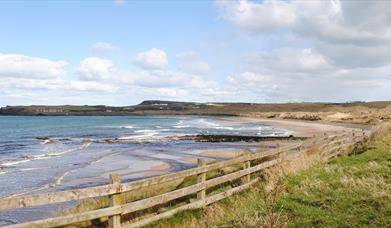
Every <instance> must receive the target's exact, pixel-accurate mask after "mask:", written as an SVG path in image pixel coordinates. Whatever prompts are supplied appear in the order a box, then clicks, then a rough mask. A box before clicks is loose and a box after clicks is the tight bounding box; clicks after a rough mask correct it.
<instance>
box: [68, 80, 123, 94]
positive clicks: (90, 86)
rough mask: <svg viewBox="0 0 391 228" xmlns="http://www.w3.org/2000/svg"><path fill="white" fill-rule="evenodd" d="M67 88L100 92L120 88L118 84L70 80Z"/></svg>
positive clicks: (113, 90)
mask: <svg viewBox="0 0 391 228" xmlns="http://www.w3.org/2000/svg"><path fill="white" fill-rule="evenodd" d="M66 88H67V89H71V90H79V91H100V92H115V91H116V90H117V89H118V88H117V87H116V86H113V85H109V84H106V83H99V82H94V81H70V82H69V86H67V87H66Z"/></svg>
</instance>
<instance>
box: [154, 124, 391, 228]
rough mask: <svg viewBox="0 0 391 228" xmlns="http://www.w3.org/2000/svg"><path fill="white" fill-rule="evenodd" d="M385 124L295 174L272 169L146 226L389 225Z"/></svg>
mask: <svg viewBox="0 0 391 228" xmlns="http://www.w3.org/2000/svg"><path fill="white" fill-rule="evenodd" d="M390 126H391V125H390V124H385V125H382V126H381V127H378V128H377V129H376V130H375V131H374V133H373V134H372V135H371V138H370V141H368V142H367V143H366V144H365V145H364V146H363V147H362V148H359V149H357V148H356V149H355V151H354V153H352V154H351V155H350V156H343V157H340V158H337V159H335V160H333V161H332V162H329V163H320V164H317V165H315V166H313V167H311V168H309V169H306V170H302V171H299V172H296V173H294V174H287V175H283V174H282V175H281V173H279V172H275V170H274V172H269V173H266V175H265V174H264V175H263V177H264V180H265V181H264V182H260V183H259V184H257V185H256V186H255V187H254V188H252V189H251V190H248V191H246V192H244V193H241V194H238V195H235V196H233V197H230V198H228V199H226V200H223V201H221V202H219V203H216V204H214V205H211V206H208V207H206V208H204V209H198V210H192V211H186V212H184V213H180V214H177V215H176V216H174V217H172V218H169V219H166V220H162V221H159V222H157V223H155V224H151V225H149V226H147V227H281V226H288V227H319V226H321V227H356V226H371V227H390V226H391V172H390V170H391V143H390V142H391V127H390ZM266 183H267V184H266Z"/></svg>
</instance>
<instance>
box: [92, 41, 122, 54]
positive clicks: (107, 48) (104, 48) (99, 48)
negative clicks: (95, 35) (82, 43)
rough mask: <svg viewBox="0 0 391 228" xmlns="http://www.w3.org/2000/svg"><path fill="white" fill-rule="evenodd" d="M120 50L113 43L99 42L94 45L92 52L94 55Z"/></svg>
mask: <svg viewBox="0 0 391 228" xmlns="http://www.w3.org/2000/svg"><path fill="white" fill-rule="evenodd" d="M117 49H118V48H117V47H116V46H114V45H113V44H111V43H106V42H97V43H95V44H93V45H92V47H91V51H92V52H94V53H100V52H112V51H115V50H117Z"/></svg>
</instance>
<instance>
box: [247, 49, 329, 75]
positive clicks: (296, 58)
mask: <svg viewBox="0 0 391 228" xmlns="http://www.w3.org/2000/svg"><path fill="white" fill-rule="evenodd" d="M245 62H247V64H248V65H249V66H250V67H251V68H252V70H255V71H261V72H267V71H268V70H274V71H284V72H292V73H298V72H319V71H325V70H329V69H331V68H332V67H333V66H332V64H331V63H329V61H328V60H327V58H326V57H324V56H323V55H321V54H320V53H318V52H316V51H314V50H313V49H311V48H304V49H297V48H280V49H274V50H272V51H269V52H261V53H253V54H250V55H248V56H247V57H246V58H245Z"/></svg>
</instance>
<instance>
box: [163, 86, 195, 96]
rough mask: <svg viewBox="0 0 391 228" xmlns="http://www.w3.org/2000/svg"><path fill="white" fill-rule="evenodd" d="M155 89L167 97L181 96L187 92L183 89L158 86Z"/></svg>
mask: <svg viewBox="0 0 391 228" xmlns="http://www.w3.org/2000/svg"><path fill="white" fill-rule="evenodd" d="M157 91H158V92H159V93H160V94H161V95H163V96H167V97H181V96H185V95H187V94H188V92H187V91H186V90H184V89H172V88H159V89H157Z"/></svg>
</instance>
